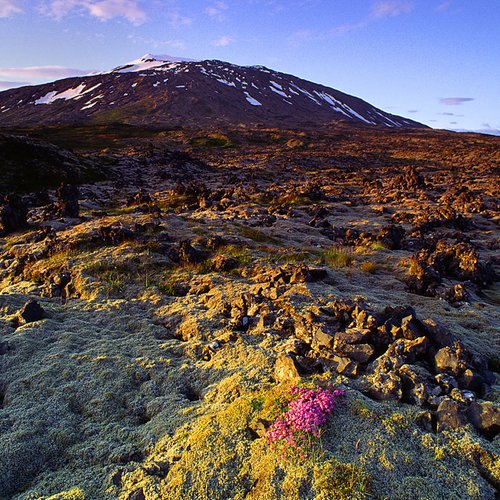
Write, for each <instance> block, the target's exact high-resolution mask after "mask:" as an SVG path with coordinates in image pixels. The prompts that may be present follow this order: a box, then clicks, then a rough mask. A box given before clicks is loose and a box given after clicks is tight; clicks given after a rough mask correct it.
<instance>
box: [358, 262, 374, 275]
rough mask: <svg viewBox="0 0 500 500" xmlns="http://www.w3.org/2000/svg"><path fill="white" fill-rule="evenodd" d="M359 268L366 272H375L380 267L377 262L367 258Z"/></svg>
mask: <svg viewBox="0 0 500 500" xmlns="http://www.w3.org/2000/svg"><path fill="white" fill-rule="evenodd" d="M359 268H360V269H361V271H363V272H364V273H368V274H375V272H376V271H377V269H378V266H377V264H376V263H375V262H372V261H371V260H365V261H364V262H362V263H361V265H360V266H359Z"/></svg>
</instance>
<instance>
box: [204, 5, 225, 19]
mask: <svg viewBox="0 0 500 500" xmlns="http://www.w3.org/2000/svg"><path fill="white" fill-rule="evenodd" d="M228 8H229V6H228V5H227V3H225V2H222V1H217V2H214V3H213V4H212V5H209V6H208V7H207V8H206V9H205V14H207V15H208V16H210V17H211V18H213V19H216V20H217V21H224V19H225V18H226V11H227V10H228Z"/></svg>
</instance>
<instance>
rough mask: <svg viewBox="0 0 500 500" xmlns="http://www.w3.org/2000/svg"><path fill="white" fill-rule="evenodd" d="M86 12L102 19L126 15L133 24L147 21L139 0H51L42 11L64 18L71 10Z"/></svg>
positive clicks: (106, 19)
mask: <svg viewBox="0 0 500 500" xmlns="http://www.w3.org/2000/svg"><path fill="white" fill-rule="evenodd" d="M74 10H77V11H81V12H86V13H87V14H90V15H91V16H94V17H96V18H98V19H100V20H102V21H109V20H110V19H113V18H115V17H124V18H125V19H127V20H128V21H129V22H131V23H132V24H142V23H143V22H144V21H146V13H145V12H144V10H142V9H141V7H140V6H139V1H138V0H51V1H50V2H49V3H48V4H46V5H45V6H43V7H42V12H44V13H45V14H47V15H49V16H52V17H54V18H56V19H62V18H63V17H64V16H66V15H68V14H69V13H70V12H72V11H74Z"/></svg>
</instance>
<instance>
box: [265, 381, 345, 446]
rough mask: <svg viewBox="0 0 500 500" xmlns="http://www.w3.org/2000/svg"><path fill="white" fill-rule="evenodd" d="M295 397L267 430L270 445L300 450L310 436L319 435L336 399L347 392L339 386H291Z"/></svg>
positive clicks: (291, 391)
mask: <svg viewBox="0 0 500 500" xmlns="http://www.w3.org/2000/svg"><path fill="white" fill-rule="evenodd" d="M290 393H291V395H292V400H291V401H290V403H289V404H288V410H287V411H286V412H285V413H284V414H283V415H282V417H281V418H277V419H276V420H275V421H274V422H273V424H272V425H271V427H270V428H269V430H268V431H267V435H266V436H267V439H268V441H269V443H271V445H279V446H280V447H281V448H282V449H286V448H294V449H299V448H302V447H303V446H304V444H305V443H306V442H309V440H310V438H311V437H316V438H318V437H319V435H320V428H321V427H322V426H323V425H324V424H325V423H326V420H327V418H328V415H329V414H331V413H332V412H333V410H334V408H335V402H336V400H337V399H338V398H340V397H342V396H343V395H344V391H342V390H339V389H333V390H331V389H323V388H322V387H318V388H316V389H307V388H306V387H292V388H290Z"/></svg>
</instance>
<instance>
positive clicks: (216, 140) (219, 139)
mask: <svg viewBox="0 0 500 500" xmlns="http://www.w3.org/2000/svg"><path fill="white" fill-rule="evenodd" d="M189 144H190V145H191V146H194V147H195V148H231V147H234V146H236V145H237V143H236V142H235V141H233V140H232V139H231V138H230V137H228V136H227V135H224V134H209V135H206V136H201V137H193V138H192V139H191V140H190V141H189Z"/></svg>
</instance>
